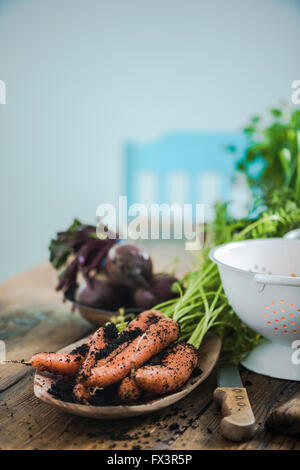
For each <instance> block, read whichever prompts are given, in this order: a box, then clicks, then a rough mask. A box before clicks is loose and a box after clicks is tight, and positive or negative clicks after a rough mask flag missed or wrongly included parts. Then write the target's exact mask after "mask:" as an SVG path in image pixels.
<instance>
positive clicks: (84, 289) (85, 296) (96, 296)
mask: <svg viewBox="0 0 300 470" xmlns="http://www.w3.org/2000/svg"><path fill="white" fill-rule="evenodd" d="M89 283H90V285H88V284H87V283H86V282H84V283H83V284H81V285H80V286H79V288H78V289H77V291H76V294H75V300H76V301H77V302H79V303H81V304H83V305H87V306H88V307H95V308H103V309H106V310H117V309H118V308H119V307H121V306H122V304H123V296H122V293H121V292H120V289H119V288H118V286H116V285H114V284H112V283H111V282H108V281H105V280H102V279H94V278H91V279H90V280H89Z"/></svg>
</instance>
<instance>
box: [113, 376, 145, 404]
mask: <svg viewBox="0 0 300 470" xmlns="http://www.w3.org/2000/svg"><path fill="white" fill-rule="evenodd" d="M141 394H142V390H141V388H140V387H139V386H138V385H137V383H136V382H135V381H134V380H133V379H132V378H131V377H125V379H123V380H121V382H120V385H119V388H118V396H119V398H120V400H121V401H122V402H127V403H130V402H133V401H136V400H138V398H140V396H141Z"/></svg>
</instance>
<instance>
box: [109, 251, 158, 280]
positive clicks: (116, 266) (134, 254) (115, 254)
mask: <svg viewBox="0 0 300 470" xmlns="http://www.w3.org/2000/svg"><path fill="white" fill-rule="evenodd" d="M106 271H107V274H108V276H109V278H110V280H111V281H112V282H114V283H116V284H120V285H124V286H127V287H130V288H137V287H140V286H143V287H149V285H150V283H151V281H152V278H153V274H152V261H151V258H150V256H149V255H148V253H147V252H146V251H144V250H143V249H141V248H140V247H138V246H135V245H130V244H126V245H125V244H124V245H116V246H114V247H113V248H111V249H110V250H109V252H108V256H107V264H106Z"/></svg>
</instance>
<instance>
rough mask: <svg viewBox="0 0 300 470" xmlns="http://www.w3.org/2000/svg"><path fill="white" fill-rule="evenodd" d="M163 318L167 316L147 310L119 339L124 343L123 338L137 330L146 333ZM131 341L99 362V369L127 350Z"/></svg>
mask: <svg viewBox="0 0 300 470" xmlns="http://www.w3.org/2000/svg"><path fill="white" fill-rule="evenodd" d="M163 318H165V316H164V315H163V314H162V313H161V312H159V311H158V310H145V312H142V313H140V314H139V315H138V316H136V317H135V318H134V319H133V320H131V322H130V323H129V324H128V325H127V327H126V328H125V330H123V332H122V333H121V335H120V336H119V339H120V340H121V341H122V336H123V337H125V338H126V337H127V336H130V334H129V335H128V333H130V332H133V331H135V330H136V329H137V328H139V329H140V330H141V333H144V332H145V331H146V330H147V328H149V326H150V325H152V324H153V323H157V322H158V321H159V320H162V319H163ZM131 341H132V340H131V339H130V338H129V339H128V340H125V341H124V342H121V344H119V345H118V346H117V347H116V348H115V349H114V350H113V351H112V352H111V353H110V354H108V355H107V356H106V357H104V358H102V359H99V361H97V367H100V366H102V365H103V364H106V363H107V362H108V361H110V360H111V359H113V358H114V357H115V356H117V355H118V354H119V353H120V352H122V351H123V350H124V349H125V348H127V346H128V345H129V344H130V342H131Z"/></svg>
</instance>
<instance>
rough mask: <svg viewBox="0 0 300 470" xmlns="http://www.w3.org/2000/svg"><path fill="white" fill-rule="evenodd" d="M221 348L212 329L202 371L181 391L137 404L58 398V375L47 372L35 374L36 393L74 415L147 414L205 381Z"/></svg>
mask: <svg viewBox="0 0 300 470" xmlns="http://www.w3.org/2000/svg"><path fill="white" fill-rule="evenodd" d="M84 342H85V340H81V341H78V342H77V343H74V344H71V345H69V346H67V347H66V348H64V349H62V350H61V351H59V352H70V351H72V350H73V349H74V348H75V347H77V346H79V345H80V344H83V343H84ZM220 350H221V340H220V338H219V337H218V336H216V335H213V334H211V333H208V334H207V335H206V336H205V338H204V340H203V342H202V344H201V346H200V348H199V350H198V358H199V359H198V366H199V367H200V369H201V370H202V374H201V375H199V376H198V377H194V378H190V379H189V380H188V382H187V383H186V384H185V385H184V386H183V387H182V388H181V389H180V390H178V391H177V392H174V393H172V394H169V395H164V396H160V397H158V398H154V399H152V400H149V401H148V402H143V403H141V404H134V405H117V406H90V405H80V404H77V403H66V402H64V401H61V400H57V399H55V398H54V397H53V396H52V395H50V394H49V393H48V389H49V388H50V386H51V384H52V383H54V382H55V381H56V380H58V379H57V376H53V375H50V374H46V373H43V372H36V374H35V377H34V393H35V395H36V397H37V398H39V399H40V400H42V401H43V402H45V403H48V404H49V405H53V406H55V407H56V408H59V409H61V410H62V411H64V412H66V413H71V414H74V415H79V416H85V417H87V418H93V419H122V418H129V417H131V416H138V415H144V414H148V413H153V412H155V411H159V410H161V409H162V408H166V407H167V406H170V405H172V404H173V403H176V402H177V401H178V400H181V398H183V397H185V396H186V395H188V394H189V393H191V391H192V390H194V389H195V388H196V387H197V386H198V385H199V384H200V383H201V382H203V381H204V380H205V379H206V378H207V377H208V375H209V374H210V373H211V371H212V369H213V367H214V366H215V364H216V362H217V360H218V357H219V354H220Z"/></svg>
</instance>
